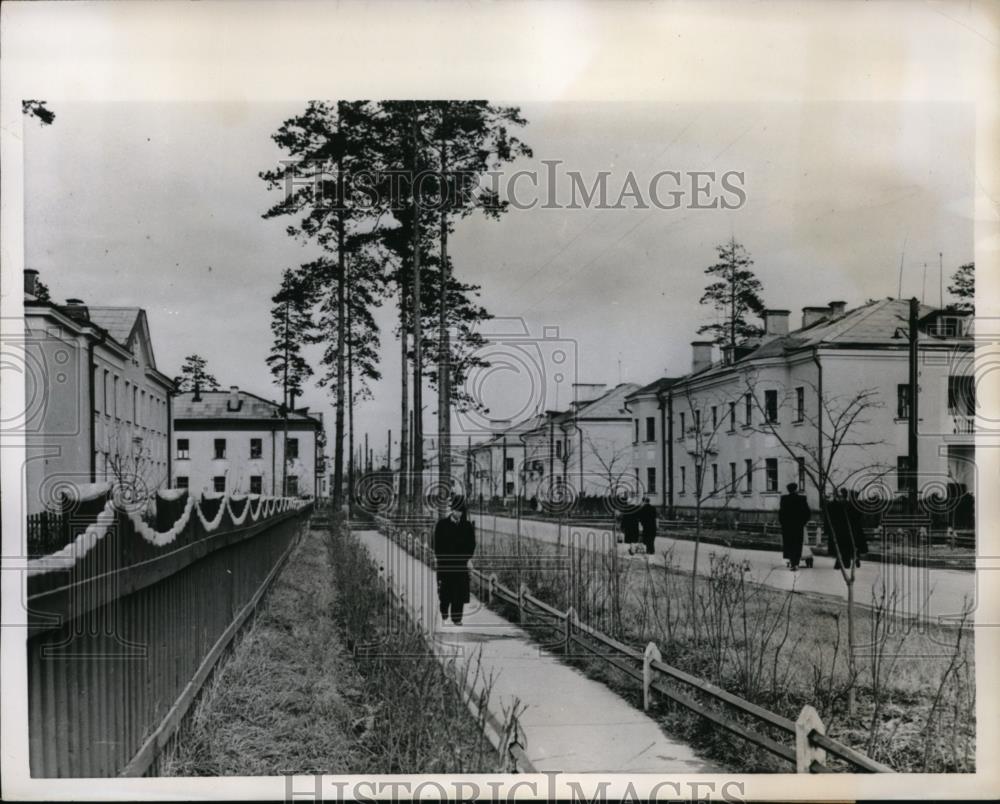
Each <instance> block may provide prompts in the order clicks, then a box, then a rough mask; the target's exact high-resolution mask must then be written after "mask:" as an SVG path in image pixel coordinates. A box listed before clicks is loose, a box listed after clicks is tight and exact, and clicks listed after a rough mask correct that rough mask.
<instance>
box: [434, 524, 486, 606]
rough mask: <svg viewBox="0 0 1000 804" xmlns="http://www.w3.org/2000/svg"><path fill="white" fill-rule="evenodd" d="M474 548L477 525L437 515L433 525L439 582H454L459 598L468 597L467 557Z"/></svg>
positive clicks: (464, 598) (467, 600) (473, 551)
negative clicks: (459, 592) (440, 517)
mask: <svg viewBox="0 0 1000 804" xmlns="http://www.w3.org/2000/svg"><path fill="white" fill-rule="evenodd" d="M475 552H476V526H475V525H474V524H473V523H472V522H470V521H469V520H467V519H461V520H459V521H458V522H455V521H453V520H452V519H451V517H445V518H444V519H439V520H438V523H437V525H435V526H434V558H435V559H436V564H437V577H438V583H439V584H448V585H451V584H454V585H455V586H456V587H457V588H458V589H459V590H461V595H462V597H461V599H462V601H463V602H465V603H468V602H469V598H470V588H469V587H470V584H469V567H468V562H469V559H470V558H472V556H473V554H475Z"/></svg>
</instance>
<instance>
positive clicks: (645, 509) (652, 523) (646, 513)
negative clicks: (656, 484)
mask: <svg viewBox="0 0 1000 804" xmlns="http://www.w3.org/2000/svg"><path fill="white" fill-rule="evenodd" d="M638 516H639V524H640V525H641V526H642V541H643V544H645V545H646V555H647V556H651V555H655V554H656V509H655V508H654V507H653V506H652V505H650V504H649V497H643V498H642V507H641V508H640V509H639V514H638Z"/></svg>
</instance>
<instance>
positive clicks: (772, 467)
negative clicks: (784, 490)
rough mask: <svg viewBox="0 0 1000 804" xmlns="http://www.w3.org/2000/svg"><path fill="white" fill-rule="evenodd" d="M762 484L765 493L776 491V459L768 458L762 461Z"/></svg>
mask: <svg viewBox="0 0 1000 804" xmlns="http://www.w3.org/2000/svg"><path fill="white" fill-rule="evenodd" d="M764 482H765V484H766V489H767V491H777V490H778V459H777V458H768V459H767V460H765V461H764Z"/></svg>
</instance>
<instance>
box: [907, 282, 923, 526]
mask: <svg viewBox="0 0 1000 804" xmlns="http://www.w3.org/2000/svg"><path fill="white" fill-rule="evenodd" d="M919 316H920V303H919V302H918V301H917V300H916V299H915V298H913V299H910V331H909V336H910V354H909V357H910V361H909V362H910V377H909V381H910V382H909V384H910V421H909V428H908V430H909V432H908V436H909V439H908V440H909V444H908V452H909V457H908V463H909V466H908V467H907V469H908V472H909V483H908V484H907V488H906V491H907V499H908V501H909V509H910V514H911V515H915V514H916V513H917V466H918V460H919V454H918V448H919V443H918V440H917V427H918V422H919V421H920V413H919V406H918V404H919V403H918V400H919V399H920V387H919V378H918V376H917V335H918V332H917V319H918V318H919Z"/></svg>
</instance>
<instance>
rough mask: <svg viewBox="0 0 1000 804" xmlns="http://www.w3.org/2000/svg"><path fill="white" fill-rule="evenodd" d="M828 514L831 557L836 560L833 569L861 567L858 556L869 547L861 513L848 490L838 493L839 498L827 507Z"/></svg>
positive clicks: (841, 490)
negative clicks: (852, 566)
mask: <svg viewBox="0 0 1000 804" xmlns="http://www.w3.org/2000/svg"><path fill="white" fill-rule="evenodd" d="M826 513H827V518H828V520H829V525H830V535H829V540H828V541H829V545H830V555H832V556H833V557H834V559H835V560H836V563H835V564H834V566H833V568H834V569H840V568H841V566H844V567H850V566H851V565H852V564H853V565H854V566H857V567H860V566H861V561H860V559H859V558H858V556H859V555H860V554H861V553H864V552H866V551H867V549H868V546H867V544H866V543H865V534H864V530H863V529H862V521H861V512H860V511H859V510H858V508H857V506H856V505H854V504H853V502H852V501H851V499H850V496H849V495H848V493H847V489H840V491H838V492H837V497H836V498H835V499H834V500H833V501H831V502H830V503H829V504H828V505H827V511H826ZM838 550H839V553H840V554H839V557H838Z"/></svg>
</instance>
